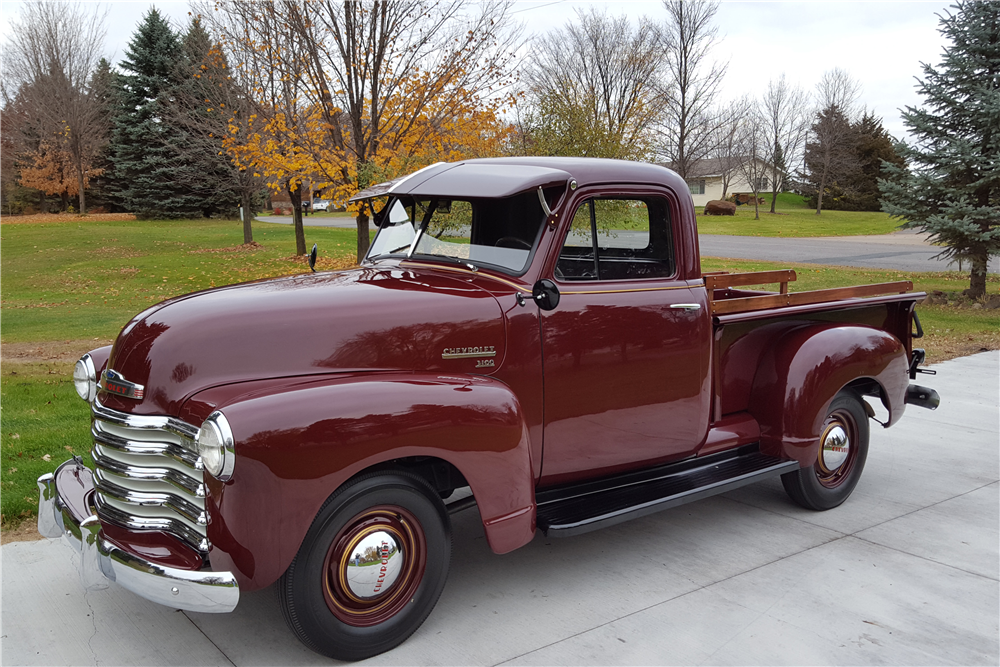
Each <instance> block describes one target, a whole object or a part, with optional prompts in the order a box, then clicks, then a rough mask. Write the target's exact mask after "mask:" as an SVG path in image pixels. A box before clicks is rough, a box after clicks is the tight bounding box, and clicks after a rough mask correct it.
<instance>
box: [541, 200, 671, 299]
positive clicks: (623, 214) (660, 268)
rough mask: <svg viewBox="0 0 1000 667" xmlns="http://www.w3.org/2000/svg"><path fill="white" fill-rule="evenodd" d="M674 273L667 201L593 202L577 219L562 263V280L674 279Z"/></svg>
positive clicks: (559, 269)
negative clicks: (672, 277)
mask: <svg viewBox="0 0 1000 667" xmlns="http://www.w3.org/2000/svg"><path fill="white" fill-rule="evenodd" d="M674 268H675V263H674V244H673V236H672V234H671V227H670V213H669V207H668V205H667V201H666V200H665V199H660V198H650V199H603V198H602V199H588V200H587V201H585V202H583V204H581V205H580V207H579V208H578V209H577V210H576V213H575V214H574V216H573V221H572V223H571V225H570V230H569V233H568V234H567V235H566V239H565V241H564V242H563V247H562V250H561V251H560V253H559V260H558V262H557V263H556V278H557V279H558V280H562V281H578V280H634V279H641V278H668V277H670V276H672V275H674Z"/></svg>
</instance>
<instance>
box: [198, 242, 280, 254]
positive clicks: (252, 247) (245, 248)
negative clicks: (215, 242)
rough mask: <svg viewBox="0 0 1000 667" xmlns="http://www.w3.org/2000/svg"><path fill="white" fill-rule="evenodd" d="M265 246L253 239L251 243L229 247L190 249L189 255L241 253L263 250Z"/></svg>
mask: <svg viewBox="0 0 1000 667" xmlns="http://www.w3.org/2000/svg"><path fill="white" fill-rule="evenodd" d="M263 249H264V246H262V245H261V244H259V243H257V242H256V241H251V242H250V243H244V244H243V245H234V246H229V247H227V248H202V249H201V250H188V254H189V255H206V254H215V253H220V252H226V253H232V252H236V253H241V252H257V251H258V250H263Z"/></svg>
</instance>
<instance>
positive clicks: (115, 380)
mask: <svg viewBox="0 0 1000 667" xmlns="http://www.w3.org/2000/svg"><path fill="white" fill-rule="evenodd" d="M100 387H101V390H102V391H104V392H106V393H108V394H113V395H115V396H122V397H124V398H133V399H135V400H137V401H141V400H142V397H143V396H144V395H145V393H146V389H145V387H143V386H142V385H141V384H136V383H135V382H129V381H128V380H126V379H125V377H124V376H123V375H122V374H121V373H118V372H117V371H113V370H111V369H110V368H109V369H108V370H106V371H104V373H102V374H101V382H100Z"/></svg>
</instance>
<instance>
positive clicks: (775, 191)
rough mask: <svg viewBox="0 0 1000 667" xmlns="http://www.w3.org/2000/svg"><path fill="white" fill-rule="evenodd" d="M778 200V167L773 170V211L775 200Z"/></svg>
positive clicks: (772, 210) (772, 211)
mask: <svg viewBox="0 0 1000 667" xmlns="http://www.w3.org/2000/svg"><path fill="white" fill-rule="evenodd" d="M777 201H778V169H777V168H775V169H772V170H771V213H774V205H775V202H777Z"/></svg>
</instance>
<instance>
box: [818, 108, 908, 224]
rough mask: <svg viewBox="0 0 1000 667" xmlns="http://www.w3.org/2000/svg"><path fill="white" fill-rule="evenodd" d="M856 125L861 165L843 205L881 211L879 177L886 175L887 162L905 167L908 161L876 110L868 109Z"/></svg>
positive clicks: (851, 182)
mask: <svg viewBox="0 0 1000 667" xmlns="http://www.w3.org/2000/svg"><path fill="white" fill-rule="evenodd" d="M852 128H853V129H854V135H855V136H854V154H855V158H856V159H857V167H858V168H857V169H856V171H855V172H854V174H853V177H852V178H851V181H850V183H849V189H850V194H849V195H848V196H846V197H845V198H844V199H843V202H842V206H841V207H840V208H842V209H843V210H845V211H879V210H881V208H882V196H881V192H879V187H878V179H879V178H882V177H885V176H886V174H885V173H884V171H883V170H884V167H883V165H884V164H886V163H888V164H892V165H896V166H897V167H904V166H905V165H906V161H905V160H903V158H902V157H900V156H899V153H897V152H896V147H895V141H894V140H893V138H892V136H890V134H889V133H888V132H886V131H885V128H884V127H882V119H881V118H878V117H876V116H875V114H873V113H868V112H865V113H864V114H863V115H862V116H861V118H860V119H859V120H858V121H857V122H856V123H852ZM830 208H833V207H830Z"/></svg>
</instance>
